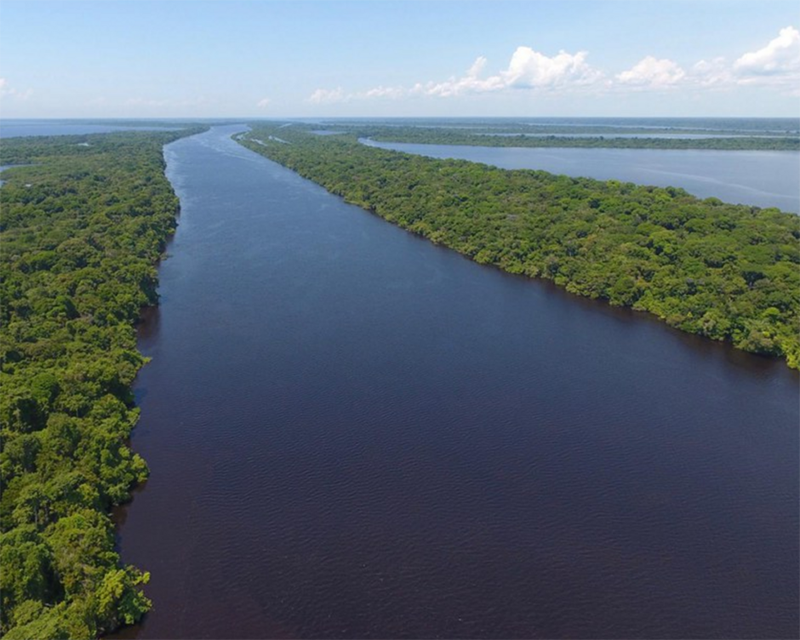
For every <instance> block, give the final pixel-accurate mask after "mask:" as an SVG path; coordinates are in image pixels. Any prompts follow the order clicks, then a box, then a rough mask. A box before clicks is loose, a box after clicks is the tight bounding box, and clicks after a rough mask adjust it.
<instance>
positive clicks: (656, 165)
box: [361, 139, 800, 213]
mask: <svg viewBox="0 0 800 640" xmlns="http://www.w3.org/2000/svg"><path fill="white" fill-rule="evenodd" d="M361 142H363V143H364V144H368V145H369V146H373V147H380V148H382V149H394V150H396V151H404V152H405V153H416V154H419V155H424V156H429V157H432V158H460V159H462V160H471V161H472V162H483V163H484V164H491V165H494V166H497V167H501V168H503V169H540V170H542V171H549V172H551V173H557V174H564V175H568V176H573V177H585V178H596V179H598V180H622V181H624V182H635V183H637V184H646V185H654V186H657V187H680V188H682V189H686V191H688V192H689V193H691V194H693V195H696V196H698V197H700V198H710V197H715V198H719V199H720V200H723V201H725V202H732V203H735V204H749V205H756V206H759V207H778V208H780V209H783V210H784V211H791V212H793V213H797V212H800V152H797V151H712V150H707V149H703V150H699V149H691V150H690V149H558V148H523V147H472V146H461V145H443V144H412V143H405V142H375V141H373V140H366V139H362V140H361Z"/></svg>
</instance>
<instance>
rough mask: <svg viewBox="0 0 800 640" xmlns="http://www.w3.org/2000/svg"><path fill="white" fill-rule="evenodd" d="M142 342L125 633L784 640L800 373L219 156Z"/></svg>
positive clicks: (793, 611)
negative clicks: (140, 575) (137, 599)
mask: <svg viewBox="0 0 800 640" xmlns="http://www.w3.org/2000/svg"><path fill="white" fill-rule="evenodd" d="M240 130H243V127H234V126H226V127H215V128H213V129H212V130H211V131H209V132H207V133H203V134H200V135H197V136H193V137H191V138H186V139H182V140H179V141H177V142H175V143H172V144H171V145H169V146H168V147H167V148H166V151H165V155H166V159H167V164H168V171H167V173H168V176H169V178H170V180H171V181H172V183H173V185H174V186H175V189H176V191H177V193H178V195H179V196H180V199H181V203H182V213H181V217H180V224H179V228H178V232H177V234H176V236H175V239H174V241H173V242H172V244H171V245H170V247H169V257H167V259H165V260H164V261H163V263H162V265H161V267H160V279H161V285H160V292H161V305H160V307H159V309H158V310H157V311H156V312H154V313H151V314H150V315H149V316H148V318H147V320H146V322H145V323H144V324H143V326H142V328H141V331H140V347H141V349H142V350H143V352H144V353H145V354H146V355H147V356H150V357H152V358H153V360H152V362H151V363H150V364H148V365H147V366H146V367H145V368H144V369H143V370H142V371H141V373H140V375H139V377H138V379H137V382H136V387H135V392H136V398H137V402H138V404H139V405H140V406H141V410H142V416H141V421H140V422H139V425H138V426H137V428H136V430H135V431H134V435H133V440H132V446H133V448H134V449H135V450H136V451H137V452H139V453H141V454H142V455H143V456H144V458H145V459H146V460H147V461H148V463H149V465H150V468H151V477H150V479H149V480H148V481H147V482H146V483H145V484H144V485H143V486H141V487H140V488H139V489H138V490H137V491H136V493H135V496H134V500H133V502H132V503H131V504H130V505H128V506H127V507H125V508H123V509H121V510H120V511H119V513H118V514H117V515H118V519H119V543H120V549H121V553H122V556H123V559H124V560H125V561H126V562H130V563H133V564H135V565H137V566H139V567H141V568H143V569H146V570H148V571H150V572H151V574H152V579H151V582H150V584H149V585H148V587H147V593H148V595H149V596H150V597H151V598H152V599H153V601H154V607H153V609H152V611H151V612H150V613H149V614H148V615H147V617H146V618H145V620H144V622H143V623H142V624H140V625H138V626H136V627H132V628H129V629H126V630H124V631H123V632H122V633H121V634H120V635H119V636H118V637H124V638H133V637H135V638H268V637H269V638H272V637H286V638H289V637H291V638H368V637H369V638H387V637H429V638H434V637H439V638H455V637H458V638H558V637H583V638H588V637H592V638H598V637H603V638H632V637H648V638H656V637H693V638H701V637H702V638H705V637H709V638H711V637H714V638H745V637H790V636H793V635H794V634H796V632H797V627H798V611H797V601H798V595H799V594H798V581H797V566H798V444H799V443H798V420H799V419H800V415H799V412H800V409H798V406H799V405H798V375H797V372H793V371H790V370H789V369H788V368H787V367H786V366H785V364H783V363H782V362H780V361H777V360H771V359H765V358H760V357H757V356H754V355H750V354H746V353H742V352H738V351H735V350H733V349H731V348H729V347H727V346H725V345H722V344H717V343H713V342H711V341H707V340H704V339H702V338H699V337H697V336H691V335H687V334H683V333H680V332H678V331H676V330H673V329H670V328H668V327H666V326H665V325H663V324H661V323H659V322H657V321H655V320H653V319H651V318H649V317H647V316H643V315H641V314H637V313H634V312H632V311H629V310H621V309H613V308H610V307H608V306H607V305H604V304H602V303H600V302H596V301H590V300H586V299H582V298H578V297H575V296H572V295H569V294H567V293H565V292H563V291H561V290H559V289H557V288H555V287H553V286H552V285H550V284H548V283H545V282H539V281H531V280H527V279H525V278H522V277H517V276H512V275H508V274H504V273H502V272H500V271H498V270H496V269H492V268H488V267H483V266H480V265H477V264H475V263H473V262H470V261H468V260H466V259H465V258H463V257H462V256H460V255H458V254H456V253H454V252H451V251H449V250H447V249H444V248H441V247H437V246H435V245H433V244H431V243H429V242H427V241H425V240H422V239H420V238H418V237H416V236H414V235H412V234H409V233H407V232H405V231H403V230H401V229H399V228H397V227H394V226H392V225H391V224H389V223H387V222H384V221H383V220H380V219H378V218H377V217H375V216H372V215H370V214H369V213H366V212H365V211H363V210H361V209H359V208H357V207H354V206H351V205H347V204H344V203H343V202H342V201H341V200H340V199H338V198H336V197H334V196H331V195H330V194H328V193H327V192H326V191H324V190H323V189H322V188H320V187H319V186H317V185H315V184H313V183H311V182H308V181H306V180H303V179H301V178H300V177H298V176H297V175H296V174H294V173H292V172H290V171H288V170H286V169H284V168H283V167H281V166H279V165H277V164H275V163H273V162H270V161H268V160H266V159H265V158H263V157H261V156H258V155H256V154H254V153H252V152H250V151H248V150H246V149H244V148H242V147H240V146H239V145H237V144H236V143H235V142H233V141H232V140H230V138H229V136H230V135H231V134H233V133H234V132H236V131H240Z"/></svg>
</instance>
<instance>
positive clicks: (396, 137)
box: [333, 126, 800, 151]
mask: <svg viewBox="0 0 800 640" xmlns="http://www.w3.org/2000/svg"><path fill="white" fill-rule="evenodd" d="M333 128H334V129H335V128H336V127H333ZM343 130H344V131H347V132H348V133H355V134H356V135H358V136H359V137H362V138H369V139H370V140H375V141H376V142H405V143H414V144H445V145H459V146H476V147H532V148H537V147H547V148H573V147H574V148H580V149H698V150H702V149H707V150H715V151H800V137H792V136H782V137H768V136H764V135H754V136H745V135H731V134H719V135H713V136H710V137H708V138H681V137H679V134H678V135H677V136H676V137H669V138H658V137H650V138H648V137H619V136H615V134H613V133H602V134H586V135H585V136H583V135H582V136H569V135H545V134H542V135H526V134H524V133H517V134H502V135H500V134H489V133H480V132H475V131H469V130H461V129H455V128H450V127H442V128H432V127H430V128H429V127H370V126H362V127H346V128H343ZM649 133H650V134H654V133H656V132H654V131H650V132H649ZM645 135H646V134H645Z"/></svg>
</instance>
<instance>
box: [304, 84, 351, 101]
mask: <svg viewBox="0 0 800 640" xmlns="http://www.w3.org/2000/svg"><path fill="white" fill-rule="evenodd" d="M348 98H349V96H346V95H345V93H344V91H343V90H342V88H341V87H337V88H336V89H317V90H316V91H315V92H314V93H312V94H311V95H310V96H309V97H308V102H310V103H312V104H333V103H335V102H344V101H346V100H347V99H348Z"/></svg>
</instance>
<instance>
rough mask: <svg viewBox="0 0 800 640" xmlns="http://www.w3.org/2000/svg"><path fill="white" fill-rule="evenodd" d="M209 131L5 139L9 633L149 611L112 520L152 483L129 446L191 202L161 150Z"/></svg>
mask: <svg viewBox="0 0 800 640" xmlns="http://www.w3.org/2000/svg"><path fill="white" fill-rule="evenodd" d="M198 131H199V129H184V130H182V131H170V132H128V133H112V134H102V135H88V136H55V137H37V138H14V139H8V140H4V141H3V144H2V149H1V150H0V164H4V165H6V164H29V165H30V166H24V167H16V168H13V169H9V170H8V171H6V172H4V173H3V174H2V179H3V180H4V181H5V184H4V185H3V186H2V188H0V207H2V221H1V222H0V242H2V255H1V256H0V296H1V302H2V305H1V306H0V309H1V310H0V314H1V315H0V322H1V323H2V329H1V330H0V345H1V346H2V369H1V370H0V382H1V383H2V389H3V393H2V396H0V445H1V450H2V453H0V483H2V485H1V488H2V499H0V527H1V531H2V533H0V566H2V572H0V631H2V633H3V634H4V637H5V638H7V639H8V640H16V639H30V638H40V639H41V638H73V639H79V638H86V639H89V638H95V637H97V635H98V634H101V633H104V632H107V631H110V630H112V629H114V628H116V627H118V626H120V625H122V624H130V623H133V622H135V621H136V620H137V619H139V618H140V617H141V616H142V614H143V613H144V612H145V611H147V609H148V608H149V606H150V602H149V600H148V599H147V598H146V597H145V595H144V594H143V593H142V591H141V588H140V586H139V585H141V584H142V583H145V582H147V579H148V575H147V574H146V573H143V572H141V571H140V570H138V569H136V568H134V567H131V566H124V565H122V564H121V562H120V558H119V556H118V554H117V553H116V551H115V545H114V531H113V526H112V523H111V520H110V517H109V511H110V509H111V507H112V506H114V505H118V504H120V503H122V502H125V501H126V500H128V499H129V496H130V490H131V488H132V486H133V485H135V484H136V483H137V482H141V481H142V480H143V479H144V478H145V477H146V476H147V466H146V464H145V462H144V461H143V460H142V459H141V458H140V457H139V456H138V455H136V454H133V453H132V452H131V450H130V449H129V448H128V446H127V439H128V437H129V435H130V433H131V429H132V428H133V426H134V424H135V423H136V420H137V416H138V410H137V409H136V408H135V407H134V406H133V395H132V392H131V384H132V382H133V379H134V377H135V376H136V372H137V371H138V370H139V368H140V367H141V366H142V365H143V364H144V362H145V360H144V358H143V357H142V356H141V355H140V354H139V353H138V351H137V350H136V335H135V329H134V325H135V324H136V322H137V320H138V318H139V314H140V310H141V308H142V307H144V306H146V305H152V304H155V303H156V301H157V293H156V285H157V272H156V266H155V265H156V262H157V261H158V259H159V257H160V256H161V254H162V252H163V250H164V247H165V245H166V243H167V240H168V239H169V237H170V236H171V234H172V233H173V232H174V230H175V226H176V220H175V218H176V214H177V212H178V206H179V203H178V199H177V197H176V196H175V194H174V193H173V191H172V187H171V186H170V183H169V181H168V180H167V178H166V177H165V175H164V167H165V164H164V158H163V149H162V148H163V146H164V145H165V144H167V143H169V142H172V141H173V140H176V139H177V138H180V137H182V136H186V135H190V134H192V133H197V132H198Z"/></svg>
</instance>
